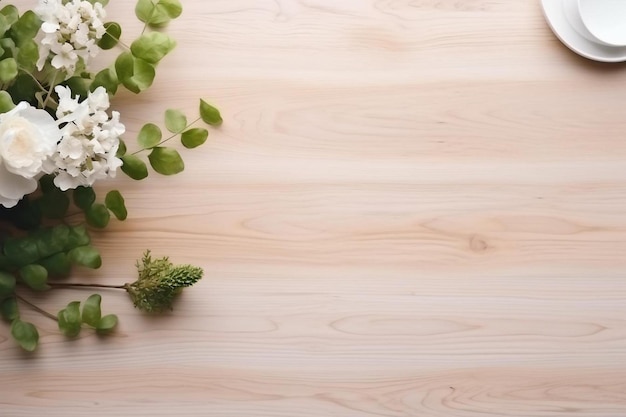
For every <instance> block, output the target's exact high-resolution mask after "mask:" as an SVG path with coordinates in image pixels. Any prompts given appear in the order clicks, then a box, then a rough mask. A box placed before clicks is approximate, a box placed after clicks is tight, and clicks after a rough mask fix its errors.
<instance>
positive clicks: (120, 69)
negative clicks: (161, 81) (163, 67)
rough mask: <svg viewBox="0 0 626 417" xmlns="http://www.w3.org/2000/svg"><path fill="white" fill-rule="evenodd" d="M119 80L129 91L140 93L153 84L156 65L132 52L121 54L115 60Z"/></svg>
mask: <svg viewBox="0 0 626 417" xmlns="http://www.w3.org/2000/svg"><path fill="white" fill-rule="evenodd" d="M115 71H116V73H117V78H118V80H119V81H120V82H121V83H122V84H123V85H124V87H126V88H127V89H128V90H129V91H132V92H133V93H135V94H138V93H140V92H142V91H144V90H146V89H147V88H149V87H150V86H151V85H152V82H153V81H154V76H155V70H154V66H152V65H151V64H150V63H148V62H146V61H144V60H143V59H139V58H135V57H133V55H132V54H131V53H130V52H124V53H122V54H120V55H119V56H118V57H117V59H116V60H115Z"/></svg>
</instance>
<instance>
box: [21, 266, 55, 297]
mask: <svg viewBox="0 0 626 417" xmlns="http://www.w3.org/2000/svg"><path fill="white" fill-rule="evenodd" d="M19 274H20V278H21V279H22V281H24V283H25V284H26V285H28V286H29V287H30V288H32V289H33V290H35V291H45V290H47V289H49V288H50V287H49V286H48V270H47V269H46V268H44V267H43V266H41V265H37V264H31V265H26V266H23V267H21V268H20V269H19Z"/></svg>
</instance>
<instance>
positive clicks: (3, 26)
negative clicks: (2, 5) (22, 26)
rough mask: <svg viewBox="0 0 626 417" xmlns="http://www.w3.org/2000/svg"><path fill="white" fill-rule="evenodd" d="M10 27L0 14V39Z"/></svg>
mask: <svg viewBox="0 0 626 417" xmlns="http://www.w3.org/2000/svg"><path fill="white" fill-rule="evenodd" d="M10 27H11V25H10V24H9V21H8V19H7V18H6V16H5V15H3V14H2V13H0V37H2V36H3V35H4V34H5V33H6V32H7V30H9V28H10Z"/></svg>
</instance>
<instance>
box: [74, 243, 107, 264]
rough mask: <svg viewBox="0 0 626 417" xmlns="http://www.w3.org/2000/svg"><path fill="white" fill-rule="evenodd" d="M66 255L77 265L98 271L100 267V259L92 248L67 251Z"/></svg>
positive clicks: (83, 247)
mask: <svg viewBox="0 0 626 417" xmlns="http://www.w3.org/2000/svg"><path fill="white" fill-rule="evenodd" d="M67 255H68V256H69V258H70V260H71V261H72V262H73V263H75V264H77V265H82V266H86V267H87V268H91V269H98V268H100V267H101V266H102V258H101V257H100V254H99V253H98V251H97V250H96V248H94V247H93V246H79V247H77V248H74V249H72V250H71V251H69V252H68V254H67Z"/></svg>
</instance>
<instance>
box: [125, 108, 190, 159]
mask: <svg viewBox="0 0 626 417" xmlns="http://www.w3.org/2000/svg"><path fill="white" fill-rule="evenodd" d="M200 119H201V117H198V118H197V119H196V120H194V121H193V122H191V123H187V126H185V128H184V129H183V130H181V131H180V132H176V133H173V134H172V135H171V136H168V137H167V138H165V139H163V140H162V141H161V142H159V143H158V144H156V145H155V146H154V147H155V148H156V147H157V146H161V145H163V144H164V143H165V142H167V141H168V140H171V139H174V138H175V137H176V136H178V135H180V134H181V133H183V132H184V131H185V130H187V129H189V127H190V126H192V125H193V124H194V123H196V122H198V121H199V120H200ZM150 149H152V148H143V149H139V150H138V151H135V152H133V153H132V154H131V155H137V154H138V153H139V152H143V151H148V150H150Z"/></svg>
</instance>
